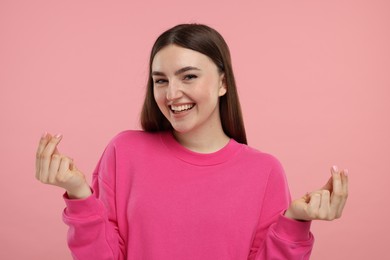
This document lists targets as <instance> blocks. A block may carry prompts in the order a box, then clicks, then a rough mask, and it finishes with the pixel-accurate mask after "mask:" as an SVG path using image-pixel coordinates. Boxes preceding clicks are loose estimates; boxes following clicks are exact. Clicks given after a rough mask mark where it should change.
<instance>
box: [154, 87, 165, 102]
mask: <svg viewBox="0 0 390 260" xmlns="http://www.w3.org/2000/svg"><path fill="white" fill-rule="evenodd" d="M153 95H154V100H155V101H156V103H157V104H158V105H160V104H161V103H162V102H164V101H165V94H164V91H163V90H162V89H158V88H154V89H153Z"/></svg>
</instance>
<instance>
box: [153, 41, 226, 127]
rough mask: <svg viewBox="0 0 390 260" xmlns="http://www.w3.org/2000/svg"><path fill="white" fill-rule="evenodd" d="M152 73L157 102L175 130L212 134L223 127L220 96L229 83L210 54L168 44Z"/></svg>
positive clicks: (156, 59)
mask: <svg viewBox="0 0 390 260" xmlns="http://www.w3.org/2000/svg"><path fill="white" fill-rule="evenodd" d="M152 77H153V82H154V87H153V90H154V98H155V100H156V103H157V105H158V107H159V108H160V110H161V112H162V113H163V114H164V116H165V117H166V118H167V119H168V120H169V122H170V123H171V125H172V127H173V129H174V130H175V131H177V132H179V133H188V132H191V131H206V133H210V134H212V131H213V130H216V129H217V128H219V127H221V124H220V115H219V97H220V96H223V95H224V94H225V93H226V86H225V84H224V79H223V77H224V75H223V74H222V73H219V71H218V68H217V66H216V65H215V64H214V62H213V61H212V60H211V59H210V58H209V57H207V56H206V55H204V54H202V53H199V52H197V51H193V50H190V49H186V48H182V47H179V46H177V45H173V44H172V45H168V46H166V47H164V48H163V49H161V50H160V51H159V52H158V53H157V54H156V55H155V56H154V59H153V62H152ZM218 130H220V129H218Z"/></svg>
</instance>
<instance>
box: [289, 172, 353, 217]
mask: <svg viewBox="0 0 390 260" xmlns="http://www.w3.org/2000/svg"><path fill="white" fill-rule="evenodd" d="M331 173H332V177H331V178H330V179H329V180H328V182H327V183H326V184H325V186H324V187H322V188H321V189H319V190H316V191H313V192H311V193H307V194H306V195H305V196H303V197H302V198H299V199H297V200H294V201H293V202H292V203H291V205H290V207H289V208H288V209H287V211H286V212H285V214H284V215H285V216H286V217H288V218H292V219H296V220H301V221H310V220H315V219H320V220H334V219H337V218H340V217H341V214H342V212H343V209H344V206H345V203H346V201H347V197H348V171H347V170H342V171H339V170H338V169H337V167H336V166H333V167H332V169H331Z"/></svg>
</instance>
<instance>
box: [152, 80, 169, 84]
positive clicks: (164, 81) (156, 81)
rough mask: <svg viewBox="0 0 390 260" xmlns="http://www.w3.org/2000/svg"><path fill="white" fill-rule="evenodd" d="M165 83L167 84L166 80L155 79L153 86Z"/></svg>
mask: <svg viewBox="0 0 390 260" xmlns="http://www.w3.org/2000/svg"><path fill="white" fill-rule="evenodd" d="M166 82H168V80H166V79H155V80H154V84H160V85H161V84H164V83H166Z"/></svg>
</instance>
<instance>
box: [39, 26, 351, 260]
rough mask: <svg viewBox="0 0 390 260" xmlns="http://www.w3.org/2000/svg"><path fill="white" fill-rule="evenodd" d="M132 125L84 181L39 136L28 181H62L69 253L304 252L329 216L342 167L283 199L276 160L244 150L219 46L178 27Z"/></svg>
mask: <svg viewBox="0 0 390 260" xmlns="http://www.w3.org/2000/svg"><path fill="white" fill-rule="evenodd" d="M149 69H150V71H149V81H148V85H147V92H146V96H145V101H144V105H143V109H142V115H141V124H142V127H143V129H144V131H125V132H122V133H120V134H118V135H117V136H116V137H115V138H113V140H112V141H111V142H110V143H109V145H108V146H107V148H106V149H105V151H104V153H103V155H102V157H101V159H100V161H99V163H98V165H97V167H96V170H95V171H94V173H93V181H92V185H91V186H90V185H89V184H88V183H87V181H86V180H85V177H84V174H83V173H81V172H80V171H79V170H78V169H77V168H76V166H75V165H74V163H73V161H72V160H71V159H70V158H69V157H67V156H65V155H62V154H60V152H59V151H58V149H57V146H58V144H59V142H60V141H61V139H62V136H61V135H56V136H51V135H50V134H44V135H43V136H42V138H41V140H40V144H39V147H38V151H37V162H36V167H37V168H36V177H37V179H38V180H40V181H41V182H43V183H47V184H52V185H56V186H60V187H62V188H65V190H66V193H65V194H64V199H65V202H66V204H67V207H66V209H65V210H64V213H63V218H64V221H65V223H66V224H67V225H69V233H68V244H69V247H70V249H71V252H72V255H73V256H74V258H75V259H147V260H149V259H150V260H152V259H159V260H161V259H258V260H259V259H309V256H310V252H311V249H312V246H313V242H314V239H313V236H312V234H311V233H310V223H311V220H314V219H324V220H333V219H336V218H338V217H340V216H341V213H342V210H343V207H344V205H345V202H346V198H347V185H348V177H347V171H346V170H342V171H338V169H337V168H336V167H333V168H332V169H331V175H332V176H331V178H330V179H329V181H328V183H327V184H326V185H325V186H324V187H323V188H322V189H319V190H317V191H314V192H311V193H310V194H309V193H308V194H306V195H305V196H303V197H302V198H300V199H297V200H295V201H293V202H292V203H291V201H290V194H289V190H288V186H287V182H286V178H285V175H284V171H283V168H282V166H281V165H280V163H279V162H278V160H277V159H275V158H274V157H273V156H271V155H269V154H266V153H262V152H260V151H258V150H255V149H253V148H251V147H249V146H247V145H246V135H245V129H244V125H243V120H242V116H241V110H240V105H239V101H238V96H237V91H236V85H235V80H234V75H233V71H232V66H231V60H230V54H229V50H228V47H227V45H226V43H225V41H224V40H223V38H222V36H221V35H220V34H219V33H218V32H216V31H215V30H214V29H212V28H210V27H208V26H205V25H198V24H183V25H178V26H175V27H173V28H171V29H170V30H168V31H166V32H164V33H163V34H162V35H161V36H160V37H159V38H158V39H157V40H156V42H155V44H154V46H153V49H152V52H151V56H150V66H149Z"/></svg>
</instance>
